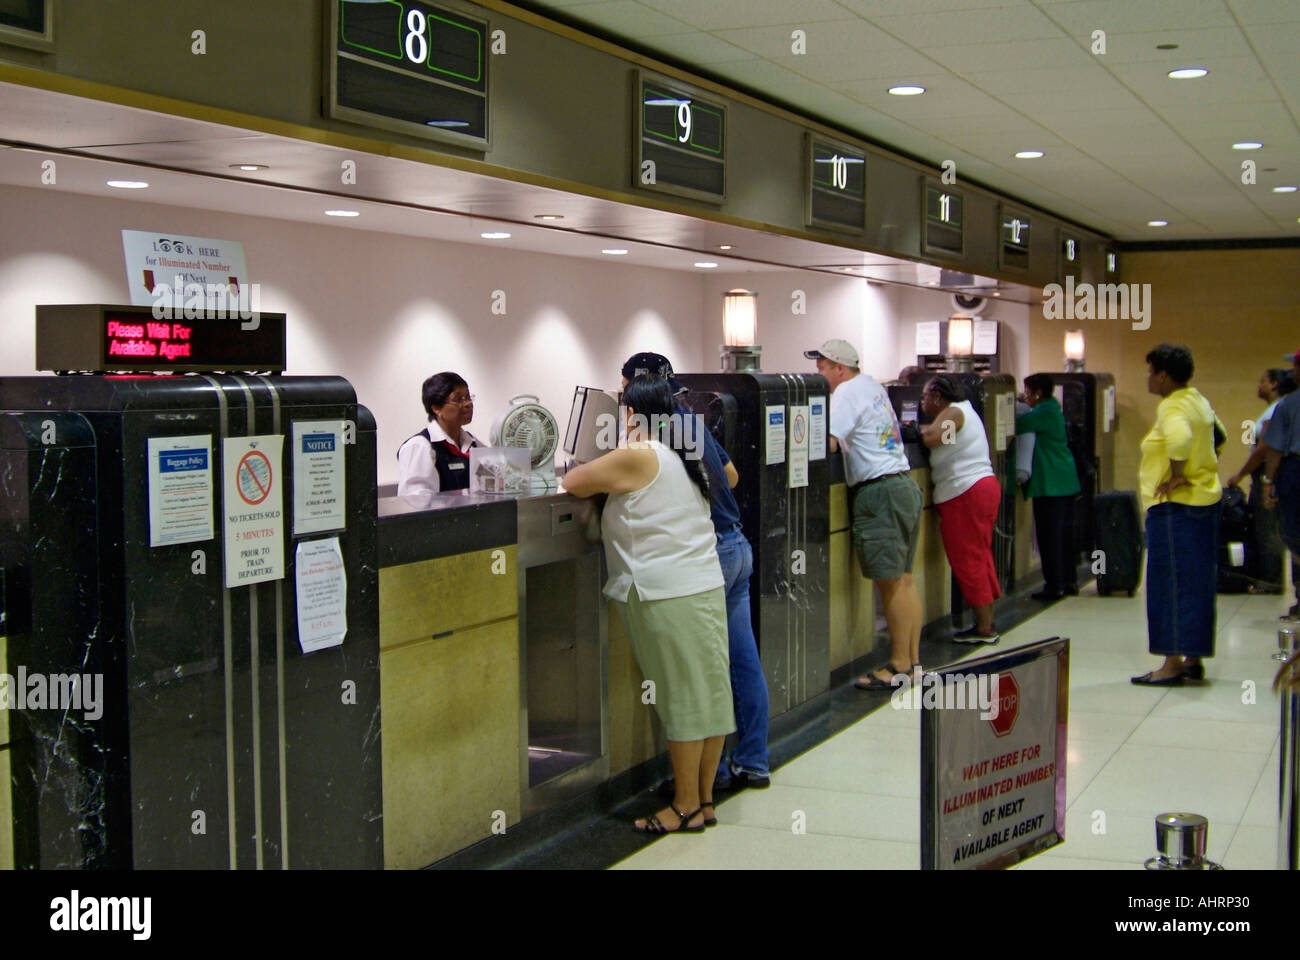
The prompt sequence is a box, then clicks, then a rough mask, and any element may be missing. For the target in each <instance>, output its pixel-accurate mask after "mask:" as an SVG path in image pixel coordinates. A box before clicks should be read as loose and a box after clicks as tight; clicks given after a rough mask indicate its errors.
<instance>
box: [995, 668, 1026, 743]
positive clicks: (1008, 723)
mask: <svg viewBox="0 0 1300 960" xmlns="http://www.w3.org/2000/svg"><path fill="white" fill-rule="evenodd" d="M997 700H998V715H997V716H996V717H992V718H990V719H989V726H991V727H992V728H993V732H994V733H996V734H997V735H998V736H999V737H1005V736H1006V735H1007V734H1008V733H1010V732H1011V730H1012V728H1013V727H1015V725H1016V717H1018V716H1020V684H1018V683H1016V678H1015V677H1014V676H1012V675H1011V674H1009V673H999V674H998V691H997Z"/></svg>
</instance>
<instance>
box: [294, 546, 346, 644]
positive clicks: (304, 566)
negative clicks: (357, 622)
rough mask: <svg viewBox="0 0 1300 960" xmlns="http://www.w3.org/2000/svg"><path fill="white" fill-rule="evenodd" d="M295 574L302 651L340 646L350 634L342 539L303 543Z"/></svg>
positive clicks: (296, 555) (299, 641)
mask: <svg viewBox="0 0 1300 960" xmlns="http://www.w3.org/2000/svg"><path fill="white" fill-rule="evenodd" d="M293 571H294V588H295V590H294V593H295V596H297V598H298V644H299V646H301V647H302V652H303V653H315V652H316V651H317V650H324V649H325V648H326V647H337V646H339V645H340V644H341V643H343V637H344V636H345V635H346V634H347V632H348V578H347V573H346V572H345V571H344V569H343V551H342V550H341V549H339V538H338V537H330V538H329V539H328V540H303V541H301V542H300V543H299V544H298V549H297V551H296V553H295V555H294V564H293Z"/></svg>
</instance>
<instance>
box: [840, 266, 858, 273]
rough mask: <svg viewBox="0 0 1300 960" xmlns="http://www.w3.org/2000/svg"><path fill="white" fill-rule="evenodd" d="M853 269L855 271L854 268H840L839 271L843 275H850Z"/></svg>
mask: <svg viewBox="0 0 1300 960" xmlns="http://www.w3.org/2000/svg"><path fill="white" fill-rule="evenodd" d="M854 269H855V268H854V267H840V270H841V271H842V272H843V273H852V272H853V271H854Z"/></svg>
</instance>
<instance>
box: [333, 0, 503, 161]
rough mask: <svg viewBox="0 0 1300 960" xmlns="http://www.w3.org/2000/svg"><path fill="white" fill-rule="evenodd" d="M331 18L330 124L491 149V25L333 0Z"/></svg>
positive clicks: (424, 7)
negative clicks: (338, 122) (333, 121)
mask: <svg viewBox="0 0 1300 960" xmlns="http://www.w3.org/2000/svg"><path fill="white" fill-rule="evenodd" d="M330 15H331V16H330V21H329V38H328V41H327V46H326V58H327V64H326V66H327V81H328V84H327V85H328V89H329V98H328V100H327V101H326V105H327V109H328V112H329V116H330V117H332V118H335V119H339V120H351V121H352V122H354V123H361V124H365V125H367V126H372V127H380V128H382V129H385V130H395V131H397V132H400V133H408V134H413V135H415V136H419V137H428V138H431V139H436V140H443V141H446V142H450V143H458V144H461V145H464V146H473V147H477V148H478V149H485V148H486V147H487V145H488V57H487V43H488V37H489V31H488V24H487V21H485V20H480V19H478V18H476V17H471V16H468V15H467V14H464V13H460V12H458V11H457V10H453V9H449V8H446V7H440V6H434V5H433V4H431V3H423V2H420V0H404V2H400V3H399V2H398V0H331V3H330Z"/></svg>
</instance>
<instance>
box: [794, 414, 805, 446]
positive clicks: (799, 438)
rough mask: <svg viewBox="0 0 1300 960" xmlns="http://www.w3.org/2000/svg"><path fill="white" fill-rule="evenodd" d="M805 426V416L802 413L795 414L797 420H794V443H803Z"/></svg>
mask: <svg viewBox="0 0 1300 960" xmlns="http://www.w3.org/2000/svg"><path fill="white" fill-rule="evenodd" d="M804 426H805V425H804V422H803V414H802V413H798V414H795V418H794V442H795V443H803V435H804Z"/></svg>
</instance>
